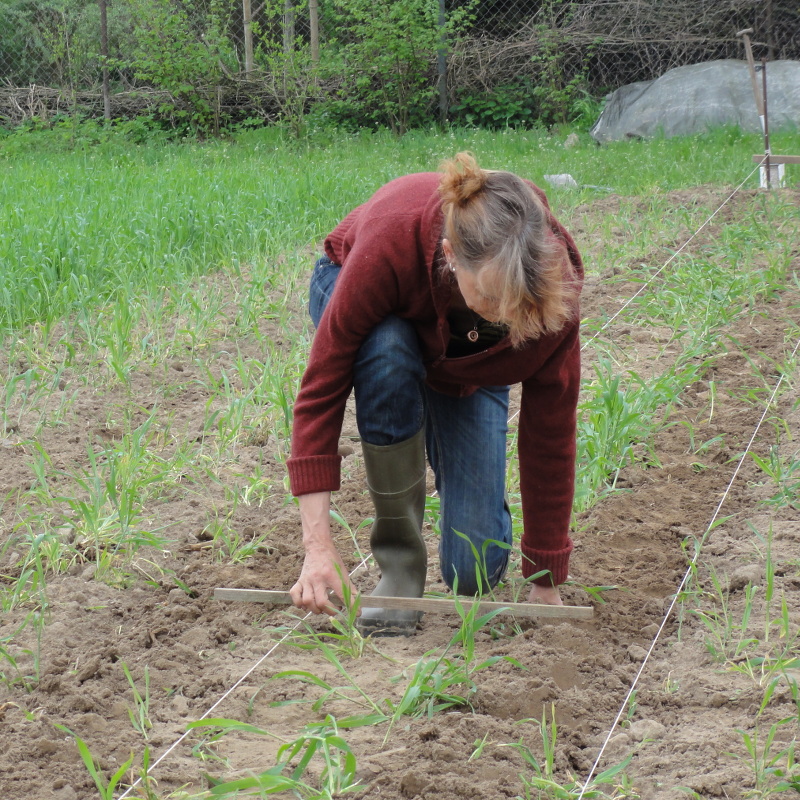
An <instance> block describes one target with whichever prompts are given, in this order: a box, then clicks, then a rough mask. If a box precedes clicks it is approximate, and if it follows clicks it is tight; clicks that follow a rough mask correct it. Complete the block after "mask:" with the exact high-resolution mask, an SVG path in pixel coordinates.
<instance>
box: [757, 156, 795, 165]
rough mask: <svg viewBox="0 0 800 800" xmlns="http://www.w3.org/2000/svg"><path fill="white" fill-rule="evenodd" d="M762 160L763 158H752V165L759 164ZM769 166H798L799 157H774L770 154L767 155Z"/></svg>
mask: <svg viewBox="0 0 800 800" xmlns="http://www.w3.org/2000/svg"><path fill="white" fill-rule="evenodd" d="M763 160H764V156H763V155H760V156H753V163H754V164H760V163H761V162H762V161H763ZM769 163H770V164H800V156H776V155H773V154H772V153H770V154H769Z"/></svg>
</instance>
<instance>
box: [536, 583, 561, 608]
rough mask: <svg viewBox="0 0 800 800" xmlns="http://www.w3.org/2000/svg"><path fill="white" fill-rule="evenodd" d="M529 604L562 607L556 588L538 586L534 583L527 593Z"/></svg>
mask: <svg viewBox="0 0 800 800" xmlns="http://www.w3.org/2000/svg"><path fill="white" fill-rule="evenodd" d="M528 602H529V603H541V604H542V605H545V606H563V605H564V601H563V600H562V599H561V595H560V594H559V592H558V587H557V586H539V584H538V583H534V584H533V585H532V586H531V590H530V592H529V593H528Z"/></svg>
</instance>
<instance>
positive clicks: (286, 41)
mask: <svg viewBox="0 0 800 800" xmlns="http://www.w3.org/2000/svg"><path fill="white" fill-rule="evenodd" d="M294 36H295V10H294V0H284V4H283V52H284V53H286V54H287V55H288V54H289V53H291V52H292V50H294Z"/></svg>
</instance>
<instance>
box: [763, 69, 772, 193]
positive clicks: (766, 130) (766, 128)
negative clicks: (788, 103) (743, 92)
mask: <svg viewBox="0 0 800 800" xmlns="http://www.w3.org/2000/svg"><path fill="white" fill-rule="evenodd" d="M761 87H762V96H763V98H764V152H765V155H766V164H765V166H766V168H767V191H769V190H770V189H771V188H772V187H771V186H770V181H771V178H772V176H771V175H770V173H771V172H772V169H771V167H770V163H769V156H770V152H769V116H768V114H767V59H766V58H762V59H761Z"/></svg>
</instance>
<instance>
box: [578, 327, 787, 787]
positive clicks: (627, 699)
mask: <svg viewBox="0 0 800 800" xmlns="http://www.w3.org/2000/svg"><path fill="white" fill-rule="evenodd" d="M787 331H788V328H787ZM798 349H800V339H798V340H797V344H795V346H794V350H792V355H791V356H790V359H792V358H794V357H795V355H796V354H797V351H798ZM785 378H786V373H785V372H782V373H781V376H780V378H779V379H778V382H777V383H776V384H775V388H774V389H773V390H772V394H771V395H770V398H769V400H768V401H767V403H766V405H765V406H764V413H763V414H762V415H761V418H760V419H759V420H758V423H757V424H756V427H755V430H754V431H753V435H752V436H751V437H750V441H749V442H748V443H747V447H746V448H745V450H744V452H743V453H742V455H741V457H740V458H739V461H738V463H737V464H736V469H735V470H734V471H733V475H731V479H730V481H729V482H728V485H727V487H726V488H725V491H724V492H723V494H722V498H721V499H720V501H719V503H718V504H717V507H716V509H714V513H713V514H712V516H711V521H710V522H709V523H708V526H707V527H706V529H705V531H704V532H703V535H702V536H701V537H700V541H699V542H698V544H697V546H696V547H695V553H694V557H693V558H692V560H691V562H690V563H689V566H688V567H687V569H686V572H685V573H684V575H683V578H682V579H681V582H680V584H679V585H678V588H677V589H676V590H675V594H674V595H673V596H672V600H671V602H670V604H669V607H668V608H667V611H666V613H665V614H664V618H663V619H662V620H661V625H659V628H658V630H657V631H656V635H655V636H654V637H653V641H652V642H651V643H650V647H649V648H648V650H647V653H646V655H645V657H644V660H643V661H642V664H641V666H640V667H639V670H638V671H637V673H636V676H635V677H634V679H633V682H632V683H631V688H630V689H629V690H628V693H627V694H626V695H625V699H624V700H623V701H622V704H621V705H620V707H619V711H618V712H617V715H616V717H614V721H613V722H612V723H611V727H610V729H609V731H608V734H607V735H606V738H605V740H604V741H603V745H602V747H601V748H600V752H599V753H598V754H597V758H596V759H595V761H594V764H592V768H591V770H589V775H588V776H587V778H586V782H585V783H584V785H583V788H582V789H581V793H580V794H579V795H578V797H577V798H576V800H581V798H583V795H584V793H585V792H586V790H587V789H588V788H589V785H590V783H591V780H592V776H593V775H594V773H595V770H596V769H597V766H598V764H599V763H600V759H601V758H602V757H603V753H605V750H606V747H607V746H608V743H609V741H610V740H611V737H612V736H613V734H614V731H615V730H616V728H617V725H619V721H620V719H621V718H622V715H623V713H624V712H625V708H626V707H627V705H628V703H629V702H630V699H631V697H632V696H633V693H634V691H635V690H636V686H637V684H638V683H639V678H641V676H642V673H643V672H644V669H645V667H646V666H647V662H648V661H649V660H650V656H651V655H652V653H653V650H654V649H655V646H656V643H657V642H658V639H659V637H660V636H661V632H662V631H663V630H664V627H665V626H666V624H667V621H668V619H669V617H670V615H671V614H672V612H673V610H674V608H675V605H676V603H677V602H678V597H679V596H680V593H681V592H682V591H683V588H684V586H686V582H687V581H688V580H689V576H690V575H691V574H692V571H693V570H694V568H695V566H696V565H697V560H698V559H699V557H700V551H701V548H702V546H703V544H704V542H705V541H706V539H707V537H708V535H709V533H710V532H711V529H712V528H713V526H714V523H715V522H716V520H717V517H718V516H719V512H720V509H721V508H722V505H723V503H724V502H725V500H727V498H728V494H729V493H730V490H731V487H732V486H733V482H734V481H735V480H736V477H737V475H738V474H739V471H740V470H741V468H742V464H743V463H744V460H745V458H746V457H747V455H748V453H749V452H750V449H751V447H752V446H753V442H754V441H755V439H756V436H757V435H758V432H759V430H760V429H761V425H762V424H763V422H764V420H765V419H766V417H767V412H768V411H769V410H770V408H771V407H772V403H773V401H774V400H775V396H776V395H777V393H778V390H779V389H780V387H781V384H782V383H783V381H784V379H785Z"/></svg>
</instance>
